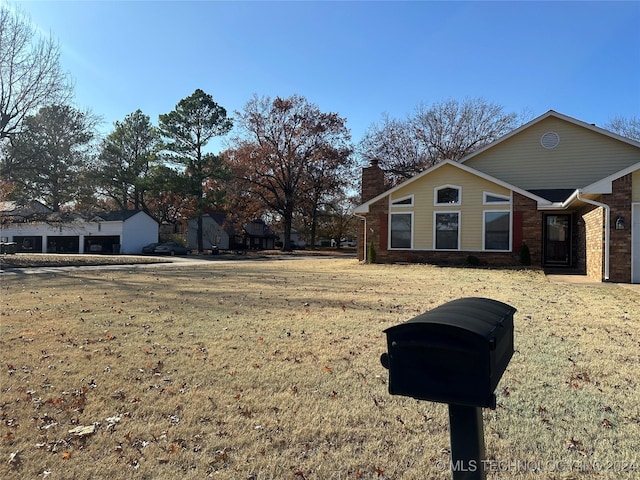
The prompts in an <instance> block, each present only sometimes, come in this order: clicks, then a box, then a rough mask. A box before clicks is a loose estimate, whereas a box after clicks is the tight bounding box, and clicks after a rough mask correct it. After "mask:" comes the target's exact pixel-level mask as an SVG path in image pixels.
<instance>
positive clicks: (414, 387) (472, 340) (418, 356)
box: [380, 298, 516, 480]
mask: <svg viewBox="0 0 640 480" xmlns="http://www.w3.org/2000/svg"><path fill="white" fill-rule="evenodd" d="M515 311H516V309H515V308H513V307H511V306H509V305H507V304H506V303H502V302H498V301H497V300H491V299H488V298H461V299H458V300H453V301H451V302H448V303H446V304H444V305H441V306H439V307H437V308H434V309H433V310H430V311H428V312H426V313H423V314H422V315H418V316H417V317H415V318H412V319H411V320H409V321H407V322H405V323H402V324H400V325H395V326H393V327H390V328H388V329H386V330H385V333H386V334H387V353H383V354H382V357H381V358H380V360H381V362H382V365H383V366H384V367H385V368H387V369H388V370H389V393H390V394H391V395H404V396H408V397H413V398H416V399H418V400H430V401H433V402H441V403H447V404H449V430H450V436H451V470H452V474H453V479H454V480H484V479H485V478H486V475H485V472H484V468H483V467H484V464H483V460H484V433H483V424H482V407H488V408H491V409H495V408H496V396H495V394H494V391H495V388H496V386H497V385H498V382H499V381H500V378H502V374H503V373H504V371H505V369H506V368H507V365H508V364H509V361H510V360H511V357H512V355H513V351H514V348H513V314H514V313H515Z"/></svg>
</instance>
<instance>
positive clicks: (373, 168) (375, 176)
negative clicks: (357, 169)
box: [360, 160, 386, 203]
mask: <svg viewBox="0 0 640 480" xmlns="http://www.w3.org/2000/svg"><path fill="white" fill-rule="evenodd" d="M385 190H386V188H385V182H384V172H383V171H382V169H381V168H380V167H379V166H378V160H371V162H370V163H369V166H368V167H364V168H363V169H362V192H361V195H360V196H361V201H362V203H365V202H367V201H369V200H371V199H372V198H374V197H377V196H378V195H380V194H381V193H382V192H384V191H385Z"/></svg>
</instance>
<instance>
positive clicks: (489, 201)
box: [482, 192, 511, 205]
mask: <svg viewBox="0 0 640 480" xmlns="http://www.w3.org/2000/svg"><path fill="white" fill-rule="evenodd" d="M482 203H483V204H485V205H509V204H510V203H511V198H510V197H508V196H506V195H500V194H499V193H491V192H484V194H483V196H482Z"/></svg>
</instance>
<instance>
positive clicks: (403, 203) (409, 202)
mask: <svg viewBox="0 0 640 480" xmlns="http://www.w3.org/2000/svg"><path fill="white" fill-rule="evenodd" d="M391 206H392V207H413V195H407V196H406V197H400V198H396V199H395V200H392V201H391Z"/></svg>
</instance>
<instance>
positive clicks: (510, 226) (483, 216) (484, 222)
mask: <svg viewBox="0 0 640 480" xmlns="http://www.w3.org/2000/svg"><path fill="white" fill-rule="evenodd" d="M487 213H506V214H507V215H509V226H508V233H509V246H508V247H507V250H497V249H496V250H494V249H491V250H489V249H487V245H486V239H487V237H486V231H485V228H486V225H487V217H486V215H487ZM512 250H513V214H512V211H511V209H509V210H483V211H482V251H483V252H510V251H512Z"/></svg>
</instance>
